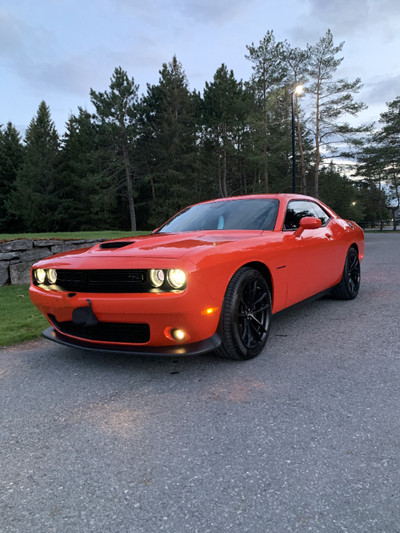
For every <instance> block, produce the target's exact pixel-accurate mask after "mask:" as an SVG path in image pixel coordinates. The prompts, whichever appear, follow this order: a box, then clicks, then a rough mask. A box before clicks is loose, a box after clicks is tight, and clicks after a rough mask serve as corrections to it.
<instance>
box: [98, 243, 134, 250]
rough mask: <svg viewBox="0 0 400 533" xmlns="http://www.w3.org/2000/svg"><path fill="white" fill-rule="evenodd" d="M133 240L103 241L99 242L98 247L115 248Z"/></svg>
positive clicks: (101, 248)
mask: <svg viewBox="0 0 400 533" xmlns="http://www.w3.org/2000/svg"><path fill="white" fill-rule="evenodd" d="M134 242H135V241H128V242H125V241H123V242H118V241H110V242H103V243H102V244H100V246H99V248H100V250H116V249H117V248H123V247H124V246H129V245H130V244H133V243H134Z"/></svg>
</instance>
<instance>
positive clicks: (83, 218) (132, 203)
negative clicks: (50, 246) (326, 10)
mask: <svg viewBox="0 0 400 533" xmlns="http://www.w3.org/2000/svg"><path fill="white" fill-rule="evenodd" d="M343 46H344V43H340V44H338V45H336V44H335V43H334V39H333V35H332V33H331V32H330V31H329V30H328V31H327V32H326V34H325V35H324V36H323V37H321V39H319V40H318V42H316V43H315V44H312V45H309V44H308V45H307V46H306V47H305V48H304V49H300V48H294V47H292V46H291V45H290V44H289V43H288V42H287V41H284V42H280V41H277V40H276V38H275V35H274V33H273V31H269V32H267V34H266V35H265V37H264V38H263V39H262V40H261V41H260V42H259V43H257V44H254V43H252V44H251V45H249V46H247V47H246V48H247V54H246V58H247V59H248V61H250V63H251V68H252V74H251V77H250V79H249V80H247V81H243V80H238V79H236V77H235V74H234V72H233V71H232V70H229V69H228V67H227V66H226V65H225V64H222V65H221V67H220V68H218V70H217V71H216V73H215V74H214V77H213V80H212V81H210V82H206V83H205V87H204V89H203V91H202V92H199V91H196V90H194V91H191V90H190V89H189V82H188V79H187V77H186V74H185V71H184V69H183V66H182V64H181V63H180V62H179V61H178V59H177V58H176V57H175V56H174V57H173V58H172V60H171V62H169V63H167V64H164V65H163V66H162V69H161V70H160V73H159V74H160V77H159V81H158V83H157V84H156V85H150V84H148V85H147V91H146V93H145V94H143V95H141V96H140V95H139V87H138V85H137V84H136V83H135V80H134V78H133V77H130V76H129V75H128V73H127V72H126V71H125V70H123V69H122V68H121V67H117V68H116V69H115V70H114V72H113V74H112V76H111V79H110V85H109V87H108V88H107V89H106V90H105V91H103V92H101V91H95V90H94V89H91V90H90V99H91V103H92V104H93V108H94V112H93V113H89V112H88V111H87V110H86V109H83V108H81V107H80V108H78V113H76V114H73V115H71V116H70V117H69V119H68V121H67V123H66V131H65V133H64V134H63V136H62V137H60V136H59V134H58V132H57V130H56V128H55V125H54V122H53V120H52V118H51V111H50V109H49V107H48V106H47V105H46V103H45V102H44V101H43V102H41V104H40V105H39V108H38V110H37V113H36V115H35V116H34V118H33V119H32V121H31V122H30V124H29V127H28V129H27V131H26V135H25V138H24V139H23V140H22V138H21V135H20V134H19V132H18V131H17V129H16V128H15V126H13V124H12V123H8V124H7V125H5V126H3V127H0V162H1V165H0V232H2V233H7V232H16V231H21V232H28V231H29V232H40V231H49V230H54V231H74V230H84V229H86V230H90V229H105V228H109V229H130V230H133V231H134V230H136V229H140V230H145V229H152V228H154V227H157V226H158V225H159V224H161V223H162V222H164V221H165V220H166V219H168V218H169V217H170V216H172V215H173V214H174V213H175V212H176V211H178V210H179V209H181V208H182V207H184V206H186V205H189V204H192V203H196V202H198V201H202V200H206V199H210V198H216V197H226V196H233V195H239V194H253V193H265V192H291V191H292V189H293V185H294V187H295V190H296V192H298V193H302V194H311V195H314V196H315V197H317V198H321V199H322V200H323V201H325V202H326V203H328V204H329V205H330V206H331V207H332V208H333V209H335V210H336V211H337V212H338V213H339V214H340V215H341V216H343V217H346V218H350V219H353V220H357V221H359V222H362V221H363V220H378V219H380V220H382V219H383V218H385V217H386V216H388V211H387V206H388V197H387V191H388V190H389V189H387V188H386V189H385V188H384V186H383V184H384V183H387V182H388V183H389V184H390V185H391V186H392V189H393V191H395V194H397V195H398V184H397V175H398V166H399V158H398V154H399V137H400V134H399V132H400V124H399V110H400V98H399V99H397V100H395V101H394V102H392V103H391V104H389V105H388V111H387V113H385V114H382V116H381V122H382V127H381V128H380V129H379V131H378V132H377V131H376V130H372V128H371V126H365V125H362V126H354V125H351V124H350V123H349V122H348V118H349V117H352V116H353V117H356V116H357V114H358V113H359V112H360V111H362V110H363V109H364V108H365V105H364V104H363V103H362V102H358V101H357V99H356V97H357V93H358V91H359V90H360V88H361V80H360V79H359V78H357V79H355V80H353V81H348V80H347V79H343V78H339V77H338V75H337V70H338V68H339V66H340V64H341V62H342V60H343V58H342V57H340V54H341V52H342V50H343ZM300 84H301V85H302V86H303V87H304V96H298V94H297V92H296V91H295V87H296V86H299V85H300ZM346 119H347V120H346ZM293 134H294V136H293ZM293 139H295V145H294V150H293V145H292V141H293ZM293 153H295V160H294V161H293ZM335 158H337V160H338V161H342V162H343V161H345V160H347V161H349V160H351V161H355V160H357V161H358V162H359V164H358V165H357V167H356V168H357V169H358V170H357V174H358V176H359V179H357V180H353V179H349V178H348V177H347V175H346V172H344V171H343V168H344V167H343V166H338V165H336V164H335V163H333V161H335V160H336V159H335ZM327 161H329V162H330V163H329V164H327ZM293 163H294V168H295V169H296V174H295V176H293ZM341 169H342V170H341ZM293 177H294V178H295V179H294V180H293ZM397 199H398V196H397Z"/></svg>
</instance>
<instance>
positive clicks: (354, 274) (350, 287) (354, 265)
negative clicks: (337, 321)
mask: <svg viewBox="0 0 400 533" xmlns="http://www.w3.org/2000/svg"><path fill="white" fill-rule="evenodd" d="M360 282H361V268H360V259H359V257H358V252H357V250H356V249H355V248H350V250H349V251H348V252H347V257H346V262H345V264H344V269H343V276H342V279H341V281H340V283H339V284H338V285H336V287H335V288H334V289H333V291H332V296H333V297H334V298H337V299H338V300H354V298H356V296H357V294H358V291H359V290H360Z"/></svg>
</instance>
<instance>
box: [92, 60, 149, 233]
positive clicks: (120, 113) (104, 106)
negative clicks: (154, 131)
mask: <svg viewBox="0 0 400 533" xmlns="http://www.w3.org/2000/svg"><path fill="white" fill-rule="evenodd" d="M138 89H139V87H138V85H136V84H135V81H134V79H133V78H131V79H130V78H129V77H128V74H127V73H126V71H124V70H122V68H121V67H118V68H116V69H115V70H114V73H113V75H112V77H111V80H110V89H109V91H104V92H95V91H94V90H93V89H91V90H90V96H91V101H92V103H93V105H94V106H95V108H96V114H95V115H94V118H95V120H96V122H97V124H98V126H99V133H100V134H101V135H102V136H103V139H104V148H105V150H106V151H107V153H108V165H107V168H106V169H105V170H104V174H105V177H107V176H110V175H111V176H112V178H113V180H114V187H115V188H114V191H115V192H119V191H122V194H123V196H124V198H125V199H127V202H128V209H129V220H130V229H131V230H132V231H136V212H135V200H134V198H135V195H136V191H135V164H134V160H133V143H134V141H135V139H136V135H137V133H136V130H137V122H136V121H137V108H138Z"/></svg>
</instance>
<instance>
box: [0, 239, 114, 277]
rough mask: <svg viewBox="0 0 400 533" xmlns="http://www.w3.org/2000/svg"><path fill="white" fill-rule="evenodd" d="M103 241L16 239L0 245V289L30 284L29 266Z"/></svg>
mask: <svg viewBox="0 0 400 533" xmlns="http://www.w3.org/2000/svg"><path fill="white" fill-rule="evenodd" d="M103 240H105V239H92V240H83V239H82V240H59V239H40V240H33V239H17V240H15V241H7V242H3V243H1V244H0V287H1V286H2V285H6V284H11V285H21V284H26V283H30V269H31V266H32V265H33V264H34V263H36V262H37V261H39V259H43V258H45V257H49V256H51V255H54V254H58V253H59V252H68V251H69V250H76V249H77V248H87V247H88V246H94V245H95V244H97V243H99V242H102V241H103Z"/></svg>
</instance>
